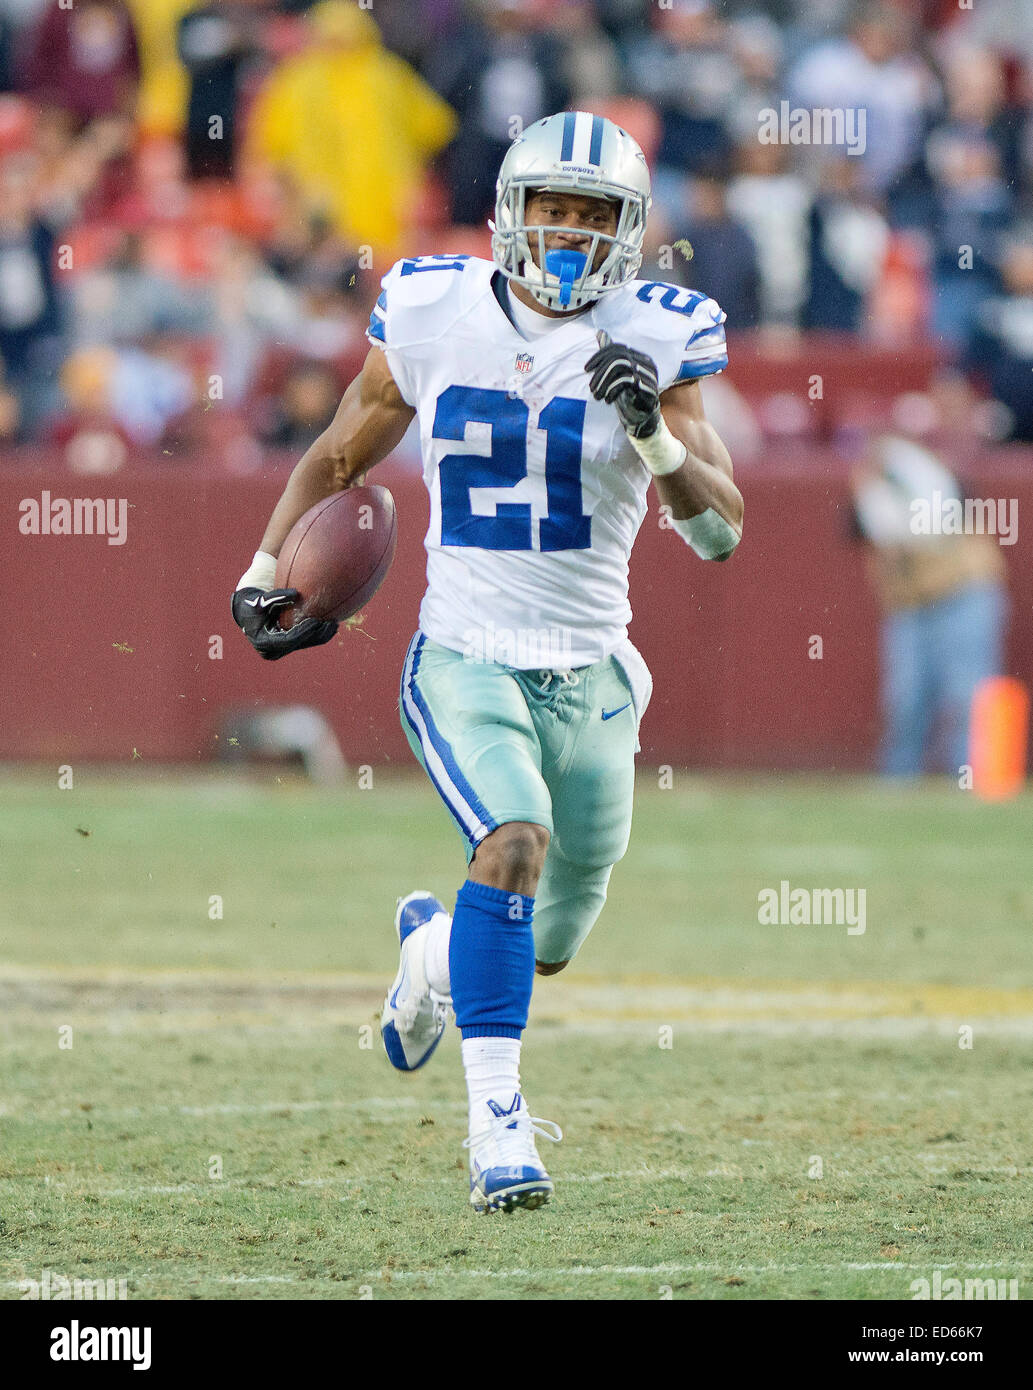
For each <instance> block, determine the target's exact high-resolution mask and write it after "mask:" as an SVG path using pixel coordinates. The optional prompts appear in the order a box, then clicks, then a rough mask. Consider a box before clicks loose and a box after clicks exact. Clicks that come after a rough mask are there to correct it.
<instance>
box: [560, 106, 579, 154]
mask: <svg viewBox="0 0 1033 1390" xmlns="http://www.w3.org/2000/svg"><path fill="white" fill-rule="evenodd" d="M576 126H577V112H576V111H568V112H567V113H566V115H565V116H564V117H563V147H562V149H561V150H560V159H561V160H564V159H573V158H574V129H575V127H576Z"/></svg>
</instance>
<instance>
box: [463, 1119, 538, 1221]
mask: <svg viewBox="0 0 1033 1390" xmlns="http://www.w3.org/2000/svg"><path fill="white" fill-rule="evenodd" d="M485 1107H486V1109H487V1111H488V1114H487V1115H486V1116H485V1125H484V1128H483V1129H481V1130H479V1131H478V1133H477V1134H475V1135H472V1136H471V1137H470V1138H469V1139H464V1141H463V1148H464V1149H469V1150H470V1205H471V1206H472V1207H473V1209H474V1211H479V1212H485V1213H487V1212H492V1211H505V1212H510V1211H515V1210H516V1208H517V1207H524V1208H526V1210H528V1211H534V1210H535V1209H536V1208H537V1207H543V1206H544V1205H545V1204H546V1202H547V1201H548V1200H549V1198H550V1197H551V1196H552V1193H553V1184H552V1179H551V1178H550V1177H549V1175H548V1173H547V1172H546V1171H545V1168H544V1166H543V1165H542V1160H541V1159H540V1158H539V1157H538V1150H537V1149H536V1148H535V1146H534V1136H535V1135H536V1134H537V1135H540V1136H541V1138H543V1139H549V1140H551V1141H552V1143H554V1144H558V1143H559V1141H560V1140H561V1139H562V1138H563V1131H562V1130H561V1129H560V1127H559V1125H557V1124H554V1123H553V1121H552V1120H539V1119H535V1118H534V1117H533V1116H531V1115H529V1114H528V1112H527V1107H526V1106H525V1105H524V1098H523V1096H521V1095H520V1094H519V1093H518V1094H516V1095H514V1097H513V1099H512V1101H511V1103H510V1105H509V1107H508V1109H503V1107H502V1106H501V1105H500V1104H499V1102H498V1101H495V1100H489V1101H486V1102H485Z"/></svg>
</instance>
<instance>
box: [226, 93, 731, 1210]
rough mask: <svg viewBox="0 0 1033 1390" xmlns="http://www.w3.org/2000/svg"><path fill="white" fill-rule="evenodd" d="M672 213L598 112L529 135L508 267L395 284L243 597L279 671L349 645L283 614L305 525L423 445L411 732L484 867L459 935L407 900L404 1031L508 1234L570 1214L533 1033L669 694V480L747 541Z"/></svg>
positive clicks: (678, 514)
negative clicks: (646, 725) (654, 555)
mask: <svg viewBox="0 0 1033 1390" xmlns="http://www.w3.org/2000/svg"><path fill="white" fill-rule="evenodd" d="M649 207H650V181H649V172H648V169H647V167H646V161H645V158H644V156H643V154H642V151H641V150H640V149H639V147H638V145H637V144H636V142H635V141H634V140H633V139H632V138H631V136H630V135H628V134H627V132H626V131H624V130H621V129H619V128H618V127H617V126H616V125H614V124H613V123H612V122H610V121H608V120H605V119H603V118H602V117H600V116H594V115H591V114H589V113H586V112H561V113H560V114H558V115H555V116H549V117H547V118H546V119H544V120H541V121H538V122H537V123H536V124H534V125H532V126H530V127H528V129H527V130H526V131H525V132H524V134H523V135H522V136H521V137H520V138H519V139H517V140H516V141H515V142H514V144H513V145H512V147H511V148H510V150H509V151H508V153H507V154H506V157H505V159H504V160H503V162H502V167H501V170H500V173H499V179H498V186H497V201H496V211H495V222H494V224H492V232H493V237H492V256H493V260H492V261H484V260H480V259H477V258H474V257H469V256H451V255H438V256H424V257H419V258H416V259H409V260H403V261H399V262H398V263H397V264H396V265H395V266H393V267H392V268H391V270H390V271H389V272H388V273H387V275H385V277H384V279H383V282H382V286H383V288H382V293H381V295H380V297H379V299H378V300H377V304H376V307H375V308H374V310H373V313H372V315H371V318H370V324H369V332H368V336H369V339H370V343H371V347H370V351H369V354H368V356H367V358H366V361H365V364H364V366H363V369H362V371H361V373H360V374H359V376H358V377H357V378H356V379H355V380H354V381H353V382H352V383H351V385H350V386H349V388H348V390H347V391H346V393H345V395H344V397H343V399H342V401H341V405H340V408H339V410H338V412H337V415H336V417H335V418H334V420H333V422H332V424H331V425H330V426H329V428H328V429H327V430H326V431H325V433H324V434H323V435H322V436H321V437H320V438H319V439H318V440H317V441H316V442H315V443H314V444H313V445H312V447H311V448H310V449H309V450H308V452H307V453H306V454H305V455H304V457H303V458H302V459H301V461H300V462H299V464H298V465H297V467H296V468H295V470H294V472H293V473H292V475H291V478H290V480H289V482H288V483H287V486H286V489H285V491H284V493H283V496H282V497H281V499H280V501H279V502H278V503H277V505H276V508H275V510H274V512H273V515H272V517H271V519H270V521H269V525H268V528H267V530H266V532H265V535H264V537H263V539H262V544H261V549H260V550H259V552H258V553H257V554H256V556H255V558H254V561H253V563H252V565H251V567H250V568H249V570H248V571H247V573H246V574H245V575H244V576H243V577H242V579H241V581H240V586H239V587H238V589H237V592H236V593H235V595H234V598H233V613H234V617H235V618H236V619H237V621H238V623H239V624H240V626H241V627H242V628H243V629H244V631H245V633H246V634H247V636H248V637H249V639H250V640H251V642H252V643H253V644H254V645H255V647H256V648H257V649H258V650H259V652H261V654H262V655H263V656H265V657H267V658H270V659H274V660H275V659H277V658H278V657H281V656H283V655H285V654H286V653H287V652H290V651H295V650H298V649H299V648H302V647H306V646H313V645H318V644H320V643H322V642H327V641H329V640H330V638H331V637H332V636H333V634H334V631H335V625H334V624H333V623H325V622H318V621H317V620H315V619H307V620H305V621H303V622H301V623H299V624H298V625H296V626H295V627H293V628H291V629H289V630H288V631H281V630H279V628H278V627H277V621H276V620H277V615H278V614H279V612H280V611H281V609H282V608H283V607H285V606H286V605H287V604H289V603H290V602H291V600H292V598H294V597H295V595H294V593H293V591H282V590H281V591H277V590H275V589H274V587H273V586H274V571H275V556H276V555H277V553H278V551H279V549H280V546H281V545H282V544H283V542H284V540H285V538H286V536H287V533H288V532H289V531H290V529H291V527H292V526H293V524H294V522H295V521H296V520H297V519H298V517H300V516H301V515H302V514H303V513H304V512H305V511H307V510H308V508H310V507H312V506H314V505H315V504H316V503H317V502H319V501H320V500H321V499H322V498H324V497H326V496H328V495H329V494H330V493H332V492H334V491H335V490H338V489H340V488H346V487H349V486H352V485H354V484H355V483H357V482H358V481H359V480H360V479H361V478H362V477H363V476H364V475H365V474H366V472H367V470H369V469H370V468H371V467H372V466H373V465H374V464H376V463H377V462H379V461H380V460H381V459H383V458H384V457H385V456H386V455H388V454H389V453H390V452H391V451H392V450H393V449H394V448H395V447H396V446H397V445H398V443H399V442H400V441H401V439H402V436H403V435H404V434H405V432H406V430H407V428H408V426H409V424H410V422H411V421H412V420H413V419H414V418H415V419H416V420H417V421H418V427H419V432H420V443H421V451H422V457H423V476H424V481H425V482H426V485H427V489H428V491H429V493H430V525H429V527H428V530H427V534H426V538H425V545H426V550H427V591H426V594H425V596H424V599H423V603H422V606H421V609H420V619H419V629H418V631H417V633H416V635H415V636H414V638H413V640H412V643H411V644H410V647H409V650H408V654H407V656H406V660H405V668H404V671H403V673H402V680H401V699H400V709H401V718H402V724H403V727H404V729H405V732H406V735H407V737H408V740H409V743H410V745H411V747H412V750H413V753H414V754H415V756H416V757H417V758H418V759H419V761H420V763H421V764H422V765H423V767H424V769H425V770H426V772H427V774H428V776H429V777H430V779H431V781H432V782H433V784H434V786H435V788H436V790H437V792H438V794H439V795H440V796H441V798H442V800H443V801H444V803H445V806H446V807H447V809H448V811H449V813H450V814H451V816H452V818H453V820H454V821H455V823H456V826H457V827H458V829H459V832H460V834H461V836H462V839H463V843H464V845H465V848H466V856H467V863H468V869H467V878H466V881H465V882H464V883H463V885H462V886H461V887H460V889H459V891H458V893H457V896H456V903H455V908H454V911H453V912H452V913H449V912H448V911H447V909H446V908H445V906H444V905H443V904H442V903H440V902H439V901H438V900H437V899H435V898H434V897H433V896H432V895H431V894H430V893H426V892H415V893H410V894H408V896H406V897H404V898H402V899H401V900H400V902H399V904H398V909H397V913H396V918H395V926H396V929H397V932H398V936H399V941H400V949H401V960H400V965H399V970H398V974H397V976H396V978H395V980H394V983H393V984H392V986H391V988H390V990H389V991H388V995H387V999H386V1000H385V1003H384V1008H383V1011H382V1016H381V1030H382V1036H383V1041H384V1047H385V1049H386V1051H387V1055H388V1057H389V1059H390V1061H391V1062H392V1064H393V1065H394V1066H395V1067H397V1068H398V1069H399V1070H401V1071H413V1070H415V1069H416V1068H417V1067H421V1066H423V1064H424V1063H425V1062H427V1061H428V1059H429V1058H430V1056H431V1054H432V1053H433V1052H434V1050H435V1048H436V1047H437V1045H438V1043H439V1042H440V1040H441V1037H442V1034H443V1032H444V1029H445V1026H446V1019H447V1014H446V1010H447V1007H448V1006H449V1005H451V1007H452V1009H453V1011H454V1014H455V1020H456V1024H457V1025H458V1027H459V1030H460V1032H461V1035H462V1058H463V1065H464V1069H465V1073H466V1084H467V1091H468V1097H469V1134H468V1137H467V1139H466V1147H467V1148H468V1149H469V1151H470V1202H471V1204H472V1205H473V1207H474V1208H475V1209H476V1210H477V1211H481V1212H488V1211H496V1210H505V1211H511V1210H513V1209H514V1208H516V1207H525V1208H532V1209H533V1208H535V1207H539V1206H541V1205H542V1204H543V1203H545V1202H547V1201H548V1200H549V1198H550V1196H551V1194H552V1191H553V1184H552V1181H551V1179H550V1178H549V1176H548V1174H547V1173H546V1170H545V1168H544V1166H543V1164H542V1160H541V1158H540V1156H539V1154H538V1151H537V1148H536V1146H535V1138H536V1136H539V1137H544V1138H548V1139H553V1140H557V1139H560V1138H562V1134H561V1132H560V1130H559V1128H558V1126H556V1125H555V1124H553V1123H551V1122H549V1121H543V1120H538V1119H535V1118H533V1117H532V1116H531V1115H530V1113H529V1111H528V1109H527V1105H526V1103H525V1100H524V1097H523V1093H522V1091H521V1083H520V1075H519V1063H520V1046H521V1036H522V1034H523V1031H524V1029H525V1028H526V1026H527V1018H528V1008H529V1005H530V1000H531V989H532V984H533V978H534V974H535V971H536V970H537V972H538V973H539V974H541V975H552V974H555V973H556V972H557V971H559V970H562V969H563V968H564V966H566V965H567V964H569V962H570V961H571V960H572V959H573V957H574V955H575V953H576V952H577V950H578V948H579V947H580V946H581V944H582V943H583V942H584V940H585V937H586V936H587V935H588V933H589V931H590V930H591V929H592V926H593V925H594V923H595V921H596V919H597V918H598V916H599V914H600V912H601V910H602V907H603V904H604V902H605V900H606V890H607V884H608V881H609V878H610V873H611V870H612V868H613V865H614V864H616V863H617V861H618V860H619V859H620V858H621V857H622V856H623V854H624V852H625V850H626V848H627V845H628V837H629V833H630V828H631V811H632V793H633V788H634V760H635V753H636V751H637V749H638V728H639V723H640V721H641V718H642V715H643V713H644V711H645V708H646V704H647V702H648V700H649V695H650V691H651V685H652V682H651V679H650V676H649V672H648V670H647V669H646V666H645V663H644V661H643V660H642V658H641V656H640V655H639V654H638V652H637V651H636V650H635V648H634V647H633V646H632V645H631V643H630V642H629V640H628V636H627V624H628V621H629V619H630V618H631V609H630V607H629V605H628V558H629V555H630V553H631V549H632V545H633V544H634V541H635V536H636V534H637V532H638V529H639V527H640V525H641V523H642V520H643V518H644V516H645V513H646V497H647V493H648V489H649V485H650V483H651V482H652V483H654V485H655V487H656V491H657V497H658V499H659V502H660V503H661V504H662V505H663V506H665V507H666V508H667V509H668V515H669V517H670V519H671V525H672V527H673V529H674V530H676V531H677V532H678V533H679V535H680V536H681V537H682V538H683V539H684V540H685V542H686V543H687V544H688V545H689V546H690V547H691V548H692V549H693V550H694V551H695V552H696V554H697V555H699V556H700V557H701V558H703V559H708V560H725V559H727V558H728V556H730V555H731V554H732V552H733V550H734V549H735V548H736V546H737V545H738V544H739V539H740V536H741V534H742V519H743V503H742V497H741V496H740V494H739V491H738V489H737V488H736V486H735V484H734V482H733V481H732V466H731V461H730V459H729V457H728V453H727V451H726V449H725V448H724V445H723V444H722V443H721V440H720V439H719V438H718V436H717V434H716V432H715V431H714V429H713V428H712V426H711V425H710V424H709V423H708V422H707V421H706V419H705V417H704V412H703V407H702V402H701V397H700V387H699V380H700V378H701V377H703V376H706V375H708V374H710V373H713V372H718V371H720V370H721V369H722V368H723V367H725V366H726V365H727V355H726V349H725V334H724V327H723V324H724V319H725V316H724V314H723V313H722V311H721V309H720V308H719V307H718V305H717V304H715V303H714V301H713V300H712V299H708V298H707V296H706V295H705V294H701V293H697V292H695V291H692V290H686V289H681V288H678V287H675V286H671V285H666V284H662V283H657V282H654V281H648V280H647V281H643V280H637V279H635V278H634V276H635V273H636V271H637V270H638V268H639V266H640V264H641V260H642V240H643V235H644V232H645V225H646V216H647V214H648V211H649Z"/></svg>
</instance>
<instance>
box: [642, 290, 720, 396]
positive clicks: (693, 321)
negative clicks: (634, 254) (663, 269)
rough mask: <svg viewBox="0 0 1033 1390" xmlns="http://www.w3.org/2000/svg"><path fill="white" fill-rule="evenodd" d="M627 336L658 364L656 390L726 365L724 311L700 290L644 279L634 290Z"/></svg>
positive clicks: (690, 379)
mask: <svg viewBox="0 0 1033 1390" xmlns="http://www.w3.org/2000/svg"><path fill="white" fill-rule="evenodd" d="M634 303H635V314H634V333H633V334H632V333H629V335H628V341H629V342H630V343H631V345H632V346H633V347H637V348H638V349H639V351H640V352H648V353H649V355H650V357H652V359H653V361H654V362H655V363H656V365H657V372H658V374H659V377H660V390H661V391H666V390H667V388H668V387H669V386H674V385H676V384H677V383H678V382H681V381H696V380H698V379H699V378H700V377H704V376H712V375H713V374H714V373H715V372H721V371H724V369H725V367H727V366H728V347H727V344H726V342H725V317H726V316H725V313H724V310H723V309H722V308H721V306H720V305H719V304H718V303H717V301H716V300H713V299H711V298H709V296H707V295H705V294H702V293H701V292H700V291H699V290H688V289H684V288H683V287H681V286H678V285H665V284H663V283H662V282H659V281H646V282H644V283H643V284H642V285H640V286H638V288H637V292H636V295H635V301H634Z"/></svg>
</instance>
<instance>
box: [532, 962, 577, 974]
mask: <svg viewBox="0 0 1033 1390" xmlns="http://www.w3.org/2000/svg"><path fill="white" fill-rule="evenodd" d="M569 964H570V961H569V960H554V961H544V960H536V961H535V963H534V968H535V972H536V973H537V974H539V975H558V974H559V973H560V971H561V970H566V968H567V966H568V965H569Z"/></svg>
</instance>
